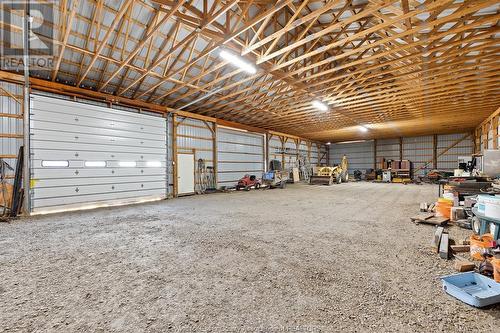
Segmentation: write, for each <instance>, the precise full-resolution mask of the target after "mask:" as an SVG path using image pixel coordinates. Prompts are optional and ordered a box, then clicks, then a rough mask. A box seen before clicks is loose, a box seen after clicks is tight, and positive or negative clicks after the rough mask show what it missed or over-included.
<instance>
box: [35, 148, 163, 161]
mask: <svg viewBox="0 0 500 333" xmlns="http://www.w3.org/2000/svg"><path fill="white" fill-rule="evenodd" d="M76 153H78V156H75V154H76ZM141 156H144V160H150V159H151V160H157V156H161V155H159V154H157V153H156V154H146V153H114V152H98V151H94V152H86V151H76V150H72V151H68V150H48V149H47V150H45V149H44V150H40V151H37V152H34V153H33V158H34V159H36V160H68V159H69V158H73V159H75V158H79V159H80V160H82V161H83V160H87V161H95V160H110V159H117V160H122V161H140V160H141Z"/></svg>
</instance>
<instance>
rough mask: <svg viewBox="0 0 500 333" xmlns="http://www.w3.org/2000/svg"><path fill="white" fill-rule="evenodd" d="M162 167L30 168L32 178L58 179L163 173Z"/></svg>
mask: <svg viewBox="0 0 500 333" xmlns="http://www.w3.org/2000/svg"><path fill="white" fill-rule="evenodd" d="M82 164H83V163H82ZM164 170H165V169H164V168H86V167H84V166H83V165H82V166H81V167H73V168H66V169H59V168H57V169H56V168H54V169H50V168H42V167H40V166H39V167H37V168H33V169H32V174H33V178H34V179H51V178H53V179H59V178H73V179H78V178H79V177H82V178H85V177H106V176H109V177H139V176H150V175H159V174H163V171H164Z"/></svg>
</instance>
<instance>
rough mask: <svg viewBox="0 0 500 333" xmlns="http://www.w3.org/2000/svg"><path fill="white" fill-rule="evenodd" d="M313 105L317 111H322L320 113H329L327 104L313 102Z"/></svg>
mask: <svg viewBox="0 0 500 333" xmlns="http://www.w3.org/2000/svg"><path fill="white" fill-rule="evenodd" d="M312 105H313V106H314V107H315V108H316V109H318V110H320V111H328V105H326V104H325V103H323V102H321V101H318V100H316V101H313V102H312Z"/></svg>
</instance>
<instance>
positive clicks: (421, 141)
mask: <svg viewBox="0 0 500 333" xmlns="http://www.w3.org/2000/svg"><path fill="white" fill-rule="evenodd" d="M402 140H403V160H410V161H411V162H412V163H413V170H414V171H415V173H414V175H415V176H423V175H425V174H426V173H427V172H429V171H430V170H432V169H433V168H434V167H433V165H432V156H433V151H434V148H433V146H434V137H433V136H432V135H427V136H417V137H408V138H403V139H402ZM429 161H430V163H429Z"/></svg>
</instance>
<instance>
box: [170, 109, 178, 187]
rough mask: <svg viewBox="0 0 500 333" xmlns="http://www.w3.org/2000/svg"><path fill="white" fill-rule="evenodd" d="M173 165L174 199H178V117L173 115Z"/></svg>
mask: <svg viewBox="0 0 500 333" xmlns="http://www.w3.org/2000/svg"><path fill="white" fill-rule="evenodd" d="M172 163H173V167H174V169H173V174H174V197H177V194H178V193H179V192H178V181H177V115H176V114H175V113H174V114H173V115H172Z"/></svg>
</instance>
